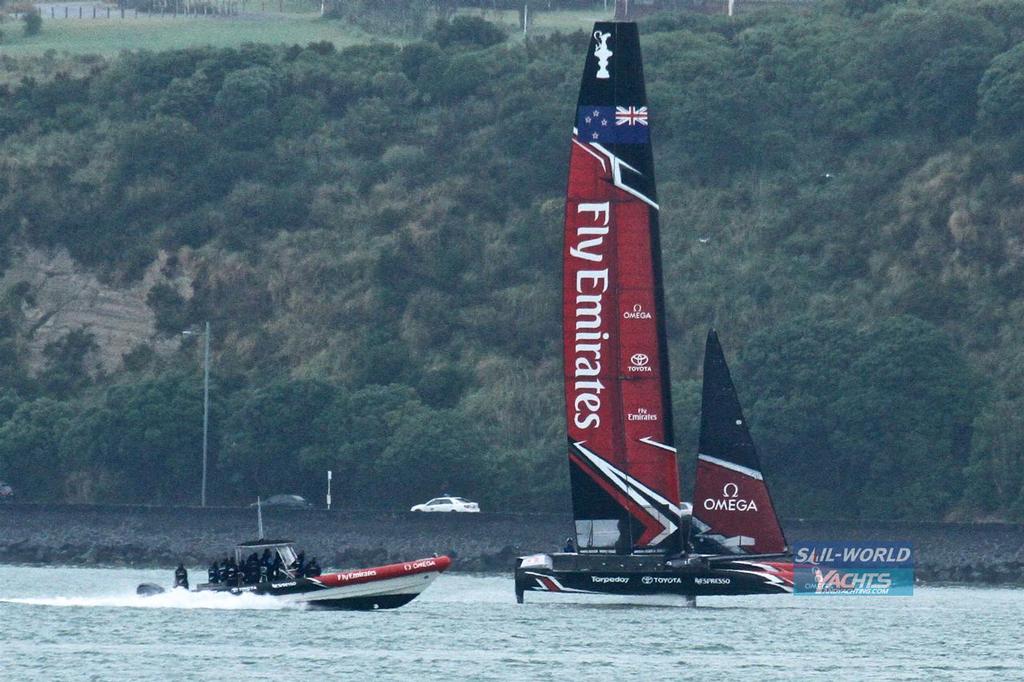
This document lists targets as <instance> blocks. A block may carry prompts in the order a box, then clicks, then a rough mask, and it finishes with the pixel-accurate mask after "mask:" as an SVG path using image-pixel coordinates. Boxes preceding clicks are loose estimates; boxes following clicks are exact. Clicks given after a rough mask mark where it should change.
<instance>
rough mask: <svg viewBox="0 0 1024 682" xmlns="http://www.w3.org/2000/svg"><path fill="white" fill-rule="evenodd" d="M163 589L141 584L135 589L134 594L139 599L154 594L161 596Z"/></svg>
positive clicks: (153, 585) (149, 584) (153, 584)
mask: <svg viewBox="0 0 1024 682" xmlns="http://www.w3.org/2000/svg"><path fill="white" fill-rule="evenodd" d="M163 593H164V588H162V587H160V586H159V585H157V584H155V583H142V584H140V585H139V586H138V587H136V588H135V594H137V595H139V596H140V597H152V596H153V595H154V594H163Z"/></svg>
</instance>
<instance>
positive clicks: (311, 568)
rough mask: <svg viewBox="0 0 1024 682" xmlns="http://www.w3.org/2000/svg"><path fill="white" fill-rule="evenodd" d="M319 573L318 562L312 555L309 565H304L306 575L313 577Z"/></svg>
mask: <svg viewBox="0 0 1024 682" xmlns="http://www.w3.org/2000/svg"><path fill="white" fill-rule="evenodd" d="M320 573H321V571H320V564H319V563H318V562H317V560H316V557H313V558H312V559H310V560H309V565H308V566H306V577H310V578H315V577H316V576H318V575H320Z"/></svg>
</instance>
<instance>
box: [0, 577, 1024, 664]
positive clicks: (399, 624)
mask: <svg viewBox="0 0 1024 682" xmlns="http://www.w3.org/2000/svg"><path fill="white" fill-rule="evenodd" d="M170 579H171V575H170V572H169V571H140V570H126V569H83V568H25V567H14V566H2V567H0V677H2V678H4V679H18V680H26V679H28V680H34V679H40V680H44V679H45V680H62V679H69V680H70V679H98V680H168V679H174V680H177V679H195V680H239V679H268V680H269V679H285V680H288V681H289V682H299V681H301V682H311V681H314V680H324V679H352V680H371V679H393V680H410V679H427V680H429V679H472V680H532V679H552V680H554V679H557V680H567V679H582V678H587V679H593V680H627V679H637V680H662V679H667V680H673V681H675V680H687V679H694V680H708V679H738V678H745V679H748V680H760V679H793V678H800V679H821V680H833V679H855V680H864V679H893V678H899V679H929V680H930V679H965V678H971V679H989V678H991V679H1011V678H1019V677H1021V676H1024V654H1022V650H1021V648H1020V642H1021V639H1020V633H1021V628H1020V624H1021V614H1024V590H1011V589H974V588H965V587H934V588H927V587H925V588H919V589H918V590H917V591H916V593H915V595H914V596H913V597H793V596H766V597H719V598H704V599H702V600H701V602H700V606H699V607H698V608H696V609H687V608H682V607H673V606H642V605H630V604H623V603H618V604H608V603H601V604H596V603H594V602H593V601H588V600H587V599H586V598H585V597H582V596H580V597H575V601H569V598H563V599H560V600H557V601H556V600H554V598H555V597H556V595H551V596H550V597H548V598H546V599H544V603H540V602H539V600H534V601H533V603H531V597H532V596H534V595H531V594H527V603H526V604H525V605H521V606H520V605H517V604H516V603H515V598H514V596H513V591H512V580H511V578H510V577H508V576H494V575H464V574H463V575H459V574H446V575H443V576H441V577H440V578H439V579H438V580H437V582H436V583H434V585H432V586H431V587H430V588H429V589H428V590H427V591H426V592H425V593H424V594H423V595H421V596H420V597H419V598H417V599H416V600H415V601H413V602H412V603H411V604H409V605H407V606H405V607H402V608H401V609H397V610H393V611H378V612H371V613H353V612H323V611H305V610H302V609H301V608H296V607H290V608H285V607H283V606H281V605H279V604H277V603H276V602H274V601H273V600H271V599H265V598H261V597H254V596H252V595H245V596H242V597H232V596H230V595H217V594H202V595H198V594H182V593H178V594H166V595H160V596H157V597H149V598H143V597H137V596H135V586H136V585H137V584H138V583H140V582H157V583H160V584H168V583H169V582H170Z"/></svg>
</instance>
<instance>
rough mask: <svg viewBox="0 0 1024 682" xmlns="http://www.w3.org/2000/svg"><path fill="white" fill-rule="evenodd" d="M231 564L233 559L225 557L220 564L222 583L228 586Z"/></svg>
mask: <svg viewBox="0 0 1024 682" xmlns="http://www.w3.org/2000/svg"><path fill="white" fill-rule="evenodd" d="M230 563H231V557H224V559H223V560H221V562H220V572H219V575H220V582H222V583H224V584H227V582H228V565H229V564H230Z"/></svg>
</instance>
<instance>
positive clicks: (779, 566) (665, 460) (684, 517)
mask: <svg viewBox="0 0 1024 682" xmlns="http://www.w3.org/2000/svg"><path fill="white" fill-rule="evenodd" d="M564 230H565V231H564V245H563V300H562V311H563V355H564V357H563V360H564V372H565V398H566V418H567V424H568V451H569V452H568V454H569V474H570V486H571V489H572V506H573V517H574V521H575V540H576V542H575V551H571V552H564V553H557V554H535V555H532V556H525V557H520V558H519V560H518V561H517V566H516V571H515V587H516V597H517V600H518V601H519V602H522V601H523V599H524V594H525V593H526V592H529V591H542V592H593V593H610V594H619V595H656V594H674V595H681V596H683V597H685V598H686V599H687V601H689V602H693V601H694V600H695V598H696V596H698V595H734V594H756V593H782V592H791V591H792V586H793V569H792V563H791V561H790V560H789V556H788V547H787V545H786V539H785V536H784V535H783V532H782V528H781V526H780V524H779V520H778V518H777V516H776V514H775V509H774V505H773V504H772V501H771V497H770V495H769V492H768V488H767V486H766V484H765V481H764V476H763V474H762V471H761V466H760V462H759V458H758V456H757V451H756V449H755V447H754V443H753V440H752V439H751V437H750V433H749V430H748V429H747V424H746V420H745V419H744V417H743V414H742V410H741V408H740V403H739V399H738V397H737V394H736V389H735V387H734V385H733V383H732V379H731V377H730V374H729V369H728V367H727V365H726V362H725V356H724V354H723V352H722V348H721V345H720V344H719V341H718V336H717V334H716V333H715V332H714V331H711V332H710V333H709V335H708V339H707V346H706V349H705V357H704V387H703V396H702V398H703V405H702V412H701V434H700V447H699V453H698V458H697V460H698V461H697V472H696V485H695V490H694V497H693V499H694V503H693V506H692V507H691V505H688V504H686V503H684V502H682V499H681V496H680V489H679V473H678V466H677V456H676V448H675V447H674V445H673V428H672V409H671V408H672V399H671V394H670V381H669V362H668V352H667V342H666V334H665V303H664V295H663V287H662V272H661V246H660V243H659V234H658V203H657V196H656V192H655V183H654V162H653V157H652V152H651V139H650V120H649V111H648V104H647V98H646V92H645V87H644V79H643V66H642V63H641V56H640V41H639V35H638V32H637V27H636V24H634V23H631V22H598V23H597V24H595V25H594V30H593V32H592V33H591V40H590V46H589V49H588V52H587V58H586V63H585V65H584V72H583V80H582V85H581V87H580V95H579V100H578V104H577V107H576V121H575V125H574V129H573V136H572V147H571V153H570V161H569V181H568V190H567V198H566V208H565V228H564Z"/></svg>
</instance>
